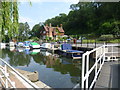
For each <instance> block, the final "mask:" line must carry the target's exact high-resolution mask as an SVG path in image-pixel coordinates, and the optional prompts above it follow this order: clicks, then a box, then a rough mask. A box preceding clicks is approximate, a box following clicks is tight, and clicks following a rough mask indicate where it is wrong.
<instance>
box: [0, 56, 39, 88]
mask: <svg viewBox="0 0 120 90" xmlns="http://www.w3.org/2000/svg"><path fill="white" fill-rule="evenodd" d="M0 60H1V61H2V62H3V63H4V64H5V65H7V66H8V67H9V68H10V69H12V70H13V71H14V72H15V73H16V74H17V75H18V76H20V77H21V78H22V79H23V80H24V81H25V82H27V83H28V84H29V85H30V86H31V87H32V88H34V89H37V88H40V87H38V86H37V85H35V84H34V83H32V82H31V81H30V80H28V79H27V78H26V77H24V76H23V75H22V74H20V73H19V72H18V71H17V70H15V69H14V68H13V67H11V66H10V65H9V64H8V63H7V62H6V61H4V60H3V59H1V58H0Z"/></svg>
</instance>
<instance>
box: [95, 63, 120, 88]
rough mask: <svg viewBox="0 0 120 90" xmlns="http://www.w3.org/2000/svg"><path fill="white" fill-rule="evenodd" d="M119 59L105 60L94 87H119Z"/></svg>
mask: <svg viewBox="0 0 120 90" xmlns="http://www.w3.org/2000/svg"><path fill="white" fill-rule="evenodd" d="M119 74H120V61H111V62H105V64H104V65H103V67H102V70H101V73H100V75H99V77H98V80H97V82H96V85H95V88H119V89H120V86H119V84H120V81H119V80H120V76H119Z"/></svg>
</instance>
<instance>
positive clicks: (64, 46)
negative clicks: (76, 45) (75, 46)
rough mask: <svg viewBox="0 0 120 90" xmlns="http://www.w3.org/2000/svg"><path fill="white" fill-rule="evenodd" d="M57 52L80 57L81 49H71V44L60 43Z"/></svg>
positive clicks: (76, 57) (73, 57)
mask: <svg viewBox="0 0 120 90" xmlns="http://www.w3.org/2000/svg"><path fill="white" fill-rule="evenodd" d="M59 54H61V55H63V56H66V57H70V58H72V59H81V58H82V54H83V51H79V50H72V46H71V45H70V44H62V45H61V48H60V49H59Z"/></svg>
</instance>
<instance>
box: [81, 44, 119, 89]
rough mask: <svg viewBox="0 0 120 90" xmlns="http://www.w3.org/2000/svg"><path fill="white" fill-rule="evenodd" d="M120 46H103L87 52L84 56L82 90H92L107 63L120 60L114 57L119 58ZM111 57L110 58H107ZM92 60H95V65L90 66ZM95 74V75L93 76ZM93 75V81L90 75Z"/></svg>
mask: <svg viewBox="0 0 120 90" xmlns="http://www.w3.org/2000/svg"><path fill="white" fill-rule="evenodd" d="M118 46H119V45H117V44H116V45H103V46H101V47H98V48H95V49H93V50H91V51H87V52H86V53H84V54H83V56H82V81H81V88H84V89H92V88H94V85H95V83H96V80H97V78H98V76H99V73H100V71H101V69H102V66H103V64H104V62H105V61H110V60H118V59H116V58H113V57H118V56H119V55H118V53H120V52H119V50H118ZM107 57H109V58H107ZM91 58H92V59H94V64H93V65H91V66H90V61H91ZM92 73H93V74H92ZM91 74H92V75H93V77H92V80H91V78H90V75H91Z"/></svg>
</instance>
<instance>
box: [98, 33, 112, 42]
mask: <svg viewBox="0 0 120 90" xmlns="http://www.w3.org/2000/svg"><path fill="white" fill-rule="evenodd" d="M111 39H113V35H111V34H108V35H101V36H100V37H99V39H98V40H100V41H109V40H111Z"/></svg>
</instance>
